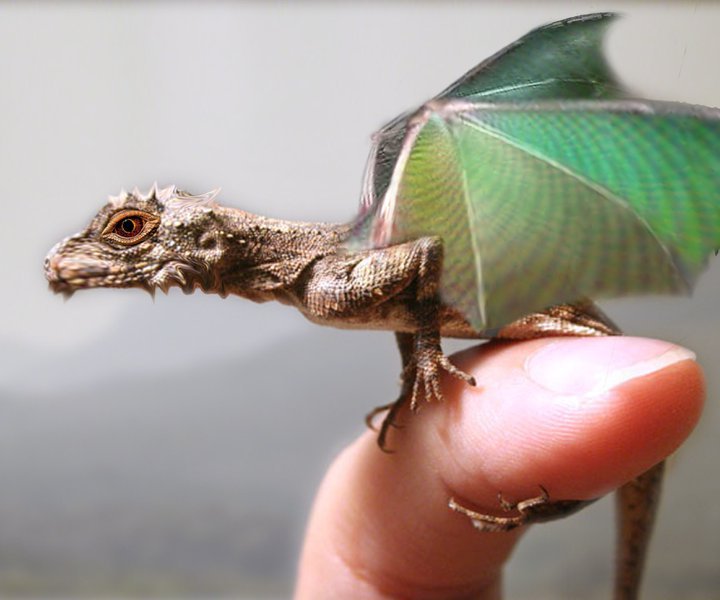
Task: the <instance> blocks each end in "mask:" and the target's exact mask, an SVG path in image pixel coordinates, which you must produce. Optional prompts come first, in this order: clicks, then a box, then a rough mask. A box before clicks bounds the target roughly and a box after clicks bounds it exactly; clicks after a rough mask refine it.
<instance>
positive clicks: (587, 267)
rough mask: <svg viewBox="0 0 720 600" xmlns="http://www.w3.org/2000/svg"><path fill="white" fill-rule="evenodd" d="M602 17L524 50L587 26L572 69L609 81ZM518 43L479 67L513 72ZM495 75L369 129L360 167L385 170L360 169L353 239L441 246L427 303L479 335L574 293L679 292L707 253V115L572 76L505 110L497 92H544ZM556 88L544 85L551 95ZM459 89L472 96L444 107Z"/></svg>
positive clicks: (715, 182) (712, 223) (710, 197)
mask: <svg viewBox="0 0 720 600" xmlns="http://www.w3.org/2000/svg"><path fill="white" fill-rule="evenodd" d="M592 19H594V20H592ZM606 19H607V17H605V16H601V17H586V18H584V19H580V20H570V21H564V22H562V24H561V25H551V26H548V27H546V28H541V29H539V30H536V31H535V32H532V33H531V34H529V35H528V36H526V38H523V40H530V42H533V43H534V42H536V41H537V40H538V39H539V37H538V36H540V34H542V33H543V32H550V31H555V32H561V33H562V36H561V37H563V39H566V38H567V33H568V29H567V28H571V29H572V28H573V27H579V26H585V27H588V26H592V27H595V29H592V27H591V28H590V29H585V38H586V39H585V42H584V43H585V48H586V49H587V51H588V52H589V53H590V54H591V55H592V56H591V58H590V59H588V60H587V61H585V62H583V61H578V63H579V64H586V65H591V66H592V65H594V66H592V68H590V67H588V69H589V70H588V71H587V72H591V71H592V72H593V73H595V74H598V73H600V74H605V77H604V81H606V82H609V81H611V79H610V78H609V75H608V70H607V69H606V68H605V67H604V66H602V65H604V63H603V62H602V61H599V59H598V54H597V52H598V51H599V50H598V48H599V45H598V44H599V39H600V37H599V36H600V33H599V31H600V30H599V29H598V28H599V27H600V26H601V25H602V24H603V23H604V21H605V20H606ZM553 28H554V29H553ZM558 35H559V34H558ZM570 37H572V36H570ZM523 40H520V42H517V43H516V44H515V45H514V46H511V47H510V50H506V51H503V53H500V54H499V55H497V56H496V57H494V58H493V59H490V60H489V61H486V63H485V64H486V65H491V66H492V65H494V66H495V67H496V68H499V67H498V65H499V64H501V63H502V61H504V60H510V62H509V63H508V64H509V65H510V66H514V67H518V68H519V66H518V65H517V64H516V62H513V60H511V59H512V58H513V56H515V55H516V54H517V52H519V50H518V48H522V44H523V43H530V42H523ZM588 40H589V41H588ZM541 41H542V40H541ZM543 43H548V42H547V40H545V41H544V42H543ZM563 43H564V42H563ZM541 45H542V44H541ZM513 48H514V49H515V50H513ZM513 52H514V53H515V54H513ZM598 65H600V67H598ZM541 70H542V69H541ZM561 70H562V69H561ZM501 71H502V70H501ZM502 75H503V74H502V72H500V73H499V74H497V73H495V74H493V73H491V74H490V79H489V81H490V83H489V84H488V86H485V83H484V81H483V71H482V69H480V70H475V71H472V72H471V73H470V74H468V76H466V78H463V80H461V81H460V82H458V83H457V84H454V86H451V87H450V88H448V90H447V91H446V92H445V93H444V94H443V95H441V97H438V98H437V99H435V100H433V101H431V102H429V103H428V104H426V105H425V106H424V107H423V108H421V109H420V110H419V111H417V112H416V113H414V114H413V115H411V116H403V117H401V118H399V119H396V120H395V121H394V122H392V123H391V124H390V125H389V126H388V127H387V128H385V129H384V130H382V131H381V133H380V138H379V143H376V149H375V154H374V158H373V157H371V163H373V164H374V165H375V167H377V165H378V160H377V159H378V156H380V155H382V157H383V158H384V159H386V161H387V164H383V165H382V166H381V168H380V169H378V168H375V167H373V168H370V169H369V170H368V176H369V177H370V178H371V180H372V181H371V183H369V184H368V183H366V186H365V192H364V193H365V194H369V193H370V192H368V190H371V192H372V194H371V196H372V202H369V203H368V202H367V198H366V199H365V200H366V204H365V209H364V213H363V214H361V217H360V218H359V219H358V223H357V226H356V229H355V236H354V241H355V242H356V243H359V244H361V245H363V246H365V247H367V246H370V247H380V246H385V245H389V244H396V243H400V242H404V241H408V240H412V239H417V238H419V237H423V236H440V237H442V239H443V242H444V248H445V257H444V266H443V276H442V280H441V296H442V298H443V300H444V301H445V302H446V303H447V304H449V305H450V306H453V307H455V308H457V309H458V310H460V311H461V312H462V313H463V314H464V315H465V316H466V317H467V318H468V320H469V321H470V323H471V324H472V325H473V326H474V327H475V328H477V329H490V328H494V327H499V326H502V325H505V324H507V323H508V322H510V321H512V320H514V319H516V318H518V317H520V316H523V315H525V314H528V313H530V312H533V311H536V310H541V309H543V308H546V307H548V306H551V305H553V304H558V303H563V302H573V301H577V300H579V299H581V298H585V297H591V298H603V297H614V296H622V295H628V294H649V293H687V292H689V291H690V289H691V287H692V285H693V284H694V282H695V279H696V277H697V276H698V274H699V273H700V272H701V271H702V269H703V267H704V266H705V263H706V260H707V256H708V254H710V253H711V252H712V250H713V249H716V248H718V247H720V201H719V198H718V196H719V195H720V164H719V163H718V157H720V111H718V110H715V109H709V108H704V107H694V106H690V105H684V104H677V103H660V102H650V101H644V100H630V99H625V98H623V97H622V95H621V94H620V93H617V94H614V93H609V92H608V93H607V94H606V95H605V99H599V100H598V99H595V98H597V97H598V96H602V95H603V94H605V92H603V94H599V93H598V89H599V88H594V87H593V86H591V85H587V86H578V85H576V84H577V81H575V83H574V84H573V86H572V87H571V88H570V89H571V92H570V93H569V94H568V98H569V99H565V98H562V97H560V99H547V98H548V97H547V96H546V95H545V93H544V92H543V94H541V95H540V99H539V100H535V99H531V98H529V97H527V96H525V95H523V96H522V99H521V100H519V101H515V100H514V99H511V100H512V101H508V98H507V94H508V93H510V92H508V91H507V90H509V89H510V88H512V89H513V90H515V91H518V93H522V94H526V93H527V90H528V89H541V88H542V86H536V88H532V86H530V87H528V86H527V85H523V86H515V87H514V88H513V86H512V85H508V83H507V79H504V78H503V76H502ZM542 77H543V81H545V80H547V79H548V78H547V77H544V74H543V75H542ZM561 79H562V78H561V77H557V78H555V79H554V80H553V81H554V83H548V84H547V85H548V86H550V87H549V88H546V89H550V88H553V89H555V90H556V91H557V92H558V93H560V92H562V90H561V89H560V88H562V86H560V87H557V86H558V85H560V84H558V83H557V81H560V80H561ZM578 79H582V78H577V77H575V78H574V80H578ZM601 79H603V77H596V78H595V79H592V81H600V80H601ZM588 81H590V79H588ZM602 89H603V90H606V91H607V90H611V89H618V88H615V87H614V86H605V85H604V84H603V86H602ZM458 90H460V91H463V90H465V91H468V90H469V91H471V92H472V93H469V94H468V95H467V98H469V99H470V101H468V100H458V99H455V98H453V97H450V95H451V94H455V93H458ZM488 90H495V92H497V90H503V91H502V94H503V98H502V101H501V102H488V101H487V100H488V98H487V96H488V94H490V95H491V94H493V93H495V92H489V91H488ZM553 93H554V92H553ZM479 96H482V97H483V98H484V99H485V101H483V102H477V101H476V99H477V98H478V97H479ZM551 97H552V94H551ZM608 98H609V99H608ZM494 99H495V98H493V100H494ZM383 136H385V137H383ZM398 138H401V141H400V142H398V141H397V139H398ZM390 142H392V143H390ZM387 148H391V149H392V151H391V152H390V151H387V152H384V151H385V149H387ZM383 152H384V154H383ZM379 173H381V174H382V178H379V175H378V174H379Z"/></svg>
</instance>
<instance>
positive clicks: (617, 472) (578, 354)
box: [296, 337, 703, 599]
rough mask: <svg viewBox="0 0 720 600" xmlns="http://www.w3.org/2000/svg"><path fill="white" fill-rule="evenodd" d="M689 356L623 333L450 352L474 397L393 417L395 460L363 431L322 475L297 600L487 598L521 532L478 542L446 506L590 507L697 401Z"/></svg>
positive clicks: (695, 410) (699, 392)
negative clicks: (530, 503)
mask: <svg viewBox="0 0 720 600" xmlns="http://www.w3.org/2000/svg"><path fill="white" fill-rule="evenodd" d="M692 358H693V355H692V353H690V352H689V351H687V350H685V349H683V348H679V347H677V346H674V345H672V344H669V343H667V342H660V341H656V340H645V339H638V338H626V337H608V338H574V339H568V338H565V339H558V338H554V339H541V340H533V341H527V342H521V343H490V344H486V345H484V346H481V347H478V348H473V349H471V350H468V351H466V352H463V353H461V354H459V355H457V356H455V357H454V359H453V362H455V364H457V365H458V366H459V367H460V368H462V369H463V370H465V371H466V372H468V373H470V374H471V375H474V376H475V379H476V381H477V384H478V385H477V387H474V388H471V387H469V386H467V385H464V384H463V383H462V382H459V381H457V380H455V379H454V378H451V377H447V378H445V379H444V381H443V392H444V395H445V399H446V402H445V403H443V404H442V405H440V404H427V405H424V406H423V408H422V410H421V411H420V414H419V415H411V414H406V415H403V424H404V425H405V427H404V428H402V429H400V430H393V432H392V435H391V437H390V440H389V441H390V445H391V446H392V447H393V449H394V450H395V453H394V454H389V455H388V454H384V453H382V452H380V451H379V450H378V448H377V447H376V445H375V437H374V435H373V434H372V433H370V432H368V433H366V434H364V435H363V436H361V437H360V439H359V440H357V441H356V442H355V443H354V444H353V445H352V446H350V447H349V448H348V449H347V450H345V451H344V452H343V453H342V454H341V456H340V457H339V458H338V460H337V461H336V462H335V464H334V465H333V466H332V468H331V469H330V471H329V473H328V475H327V477H326V479H325V481H324V483H323V485H322V487H321V489H320V492H319V494H318V498H317V500H316V503H315V507H314V509H313V515H312V517H311V520H310V524H309V527H308V532H307V537H306V541H305V547H304V550H303V556H302V559H301V563H300V570H299V579H298V584H297V589H296V597H297V598H314V599H315V598H318V599H322V598H339V597H342V598H390V597H412V598H418V599H423V598H448V597H479V598H484V599H489V598H498V597H499V594H500V574H501V571H502V566H503V564H504V562H505V561H506V560H507V558H508V556H509V554H510V552H511V551H512V547H513V545H514V544H515V543H516V541H517V539H518V538H519V535H520V533H521V530H514V531H511V532H509V533H481V532H478V531H476V530H475V529H473V528H472V527H471V525H470V523H469V522H468V519H467V518H466V517H464V516H462V515H459V514H457V513H454V512H452V511H450V510H448V508H447V505H448V499H449V498H450V497H451V496H454V497H456V498H457V499H458V500H459V501H460V503H461V504H464V505H466V506H468V505H469V506H470V507H473V508H476V509H478V510H480V512H487V513H497V512H498V508H499V507H498V501H497V493H498V492H499V491H502V492H503V494H504V496H505V497H506V498H508V499H510V500H522V499H525V498H528V497H532V496H537V495H538V491H539V485H543V486H544V487H545V488H547V490H548V491H549V493H550V495H551V497H552V498H553V499H589V498H595V497H597V496H600V495H602V494H603V493H605V492H607V491H609V490H611V489H613V488H616V487H618V486H619V485H621V484H622V483H624V482H625V481H628V480H629V479H631V478H633V477H635V476H636V475H638V474H640V473H641V472H643V471H645V470H647V469H648V468H649V467H650V466H652V465H653V464H655V463H657V462H659V461H660V460H662V459H663V458H665V457H666V456H667V455H668V454H670V453H671V452H672V451H673V450H674V449H675V448H677V446H678V445H679V444H680V443H681V442H682V440H683V439H684V438H685V437H686V436H687V435H688V434H689V433H690V431H691V430H692V428H693V426H694V424H695V422H696V421H697V419H698V417H699V414H700V410H701V406H702V398H703V382H702V376H701V372H700V370H699V367H698V366H697V365H696V363H694V362H693V361H692Z"/></svg>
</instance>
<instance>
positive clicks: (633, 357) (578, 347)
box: [525, 336, 695, 396]
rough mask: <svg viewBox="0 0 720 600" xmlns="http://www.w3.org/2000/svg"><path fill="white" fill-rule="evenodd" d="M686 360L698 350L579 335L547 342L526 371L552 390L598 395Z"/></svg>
mask: <svg viewBox="0 0 720 600" xmlns="http://www.w3.org/2000/svg"><path fill="white" fill-rule="evenodd" d="M683 360H695V354H694V353H693V352H691V351H690V350H688V349H687V348H682V347H681V346H676V345H675V344H671V343H669V342H663V341H661V340H651V339H645V338H628V337H624V336H623V337H605V338H578V339H572V340H562V341H557V342H552V343H550V344H549V345H547V346H544V347H543V348H541V349H540V350H538V351H537V352H536V353H535V354H533V355H531V356H530V357H528V358H527V360H526V361H525V372H526V373H527V374H528V375H529V376H530V378H531V379H532V380H533V381H535V382H536V383H538V384H540V385H541V386H543V387H544V388H546V389H548V390H550V391H552V392H556V393H559V394H573V395H581V396H598V395H600V394H602V393H604V392H606V391H608V390H610V389H612V388H614V387H617V386H618V385H620V384H621V383H624V382H626V381H630V380H631V379H636V378H637V377H641V376H643V375H647V374H649V373H653V372H655V371H659V370H660V369H664V368H665V367H667V366H669V365H672V364H674V363H677V362H680V361H683Z"/></svg>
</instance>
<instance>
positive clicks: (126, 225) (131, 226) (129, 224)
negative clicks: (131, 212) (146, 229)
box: [114, 216, 145, 238]
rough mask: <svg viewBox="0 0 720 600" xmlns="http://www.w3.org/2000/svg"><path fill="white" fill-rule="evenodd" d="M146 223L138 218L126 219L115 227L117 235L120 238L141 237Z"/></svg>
mask: <svg viewBox="0 0 720 600" xmlns="http://www.w3.org/2000/svg"><path fill="white" fill-rule="evenodd" d="M144 224H145V221H144V220H143V219H142V218H141V217H138V216H131V217H125V218H124V219H122V220H121V221H118V223H117V224H116V225H115V229H114V231H115V233H116V234H117V235H119V236H120V237H124V238H133V237H136V236H137V235H139V234H140V233H141V232H142V230H143V226H144Z"/></svg>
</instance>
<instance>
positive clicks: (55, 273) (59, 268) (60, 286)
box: [45, 248, 111, 292]
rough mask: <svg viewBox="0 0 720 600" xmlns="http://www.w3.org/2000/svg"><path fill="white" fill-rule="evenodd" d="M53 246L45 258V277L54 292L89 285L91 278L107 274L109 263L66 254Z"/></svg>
mask: <svg viewBox="0 0 720 600" xmlns="http://www.w3.org/2000/svg"><path fill="white" fill-rule="evenodd" d="M58 250H59V249H58V248H53V250H51V251H50V253H49V254H48V256H47V257H46V258H45V277H46V279H47V280H48V282H49V283H50V286H51V287H52V288H53V289H54V290H55V291H56V292H67V291H72V290H75V289H79V288H83V287H89V285H90V282H91V281H92V280H97V278H102V277H105V276H107V275H108V274H109V273H110V271H111V265H110V264H109V263H107V262H106V261H103V260H99V259H91V258H87V257H78V256H67V255H63V254H62V253H60V252H58Z"/></svg>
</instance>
